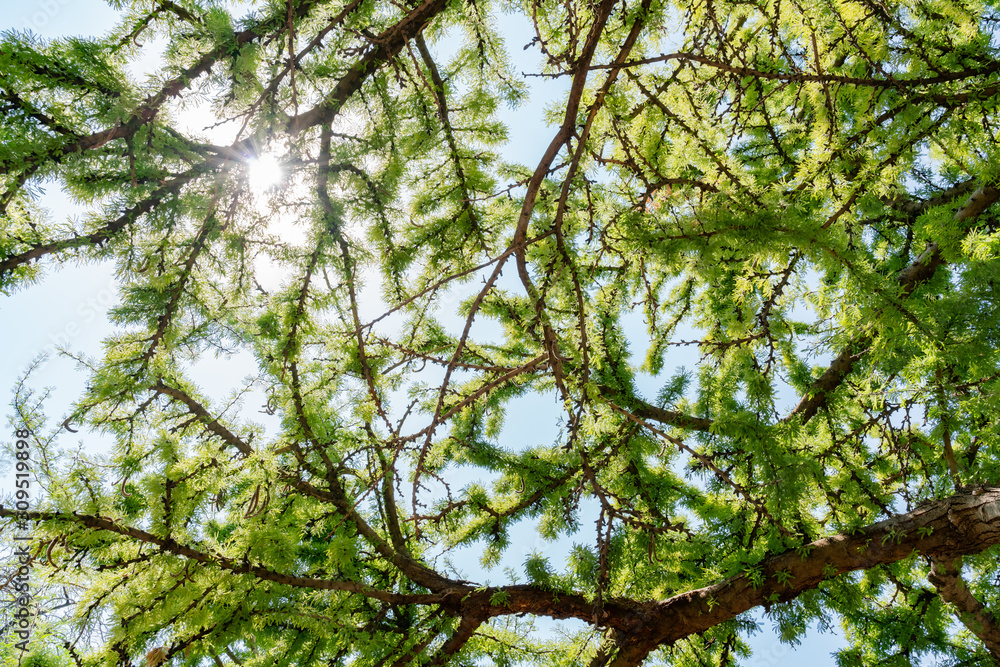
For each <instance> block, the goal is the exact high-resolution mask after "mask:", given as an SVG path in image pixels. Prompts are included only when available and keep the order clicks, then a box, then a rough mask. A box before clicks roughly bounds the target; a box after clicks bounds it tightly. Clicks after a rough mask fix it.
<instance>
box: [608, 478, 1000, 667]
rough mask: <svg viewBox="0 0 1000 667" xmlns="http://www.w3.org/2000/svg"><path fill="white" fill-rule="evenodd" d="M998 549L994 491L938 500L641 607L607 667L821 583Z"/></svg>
mask: <svg viewBox="0 0 1000 667" xmlns="http://www.w3.org/2000/svg"><path fill="white" fill-rule="evenodd" d="M997 544H1000V487H990V488H980V489H977V490H976V491H975V492H973V493H966V494H959V495H955V496H951V497H950V498H945V499H943V500H938V501H935V502H932V503H929V504H928V505H925V506H924V507H920V508H918V509H916V510H914V511H912V512H909V513H907V514H901V515H899V516H896V517H893V518H892V519H888V520H886V521H880V522H879V523H876V524H873V525H871V526H868V527H866V528H861V529H858V530H856V531H854V532H852V533H842V534H840V535H834V536H831V537H825V538H823V539H821V540H817V541H815V542H812V543H810V544H807V545H805V546H804V547H803V548H802V549H797V550H795V551H790V552H787V553H784V554H781V555H779V556H772V557H771V558H767V559H765V560H764V561H762V562H761V563H759V564H758V565H757V566H756V567H755V568H754V573H752V574H745V575H741V576H737V577H733V578H731V579H728V580H726V581H723V582H720V583H718V584H715V585H712V586H708V587H706V588H701V589H698V590H694V591H689V592H687V593H682V594H680V595H676V596H674V597H672V598H670V599H668V600H664V601H662V602H655V603H650V604H648V605H646V607H645V609H644V610H643V619H642V622H641V624H640V627H639V628H638V629H637V630H636V631H633V632H632V633H630V635H629V636H628V637H626V638H625V639H624V640H623V642H622V650H621V651H620V652H619V654H618V656H617V657H616V658H615V660H614V661H613V662H612V663H611V664H612V665H613V667H626V666H629V665H638V664H640V663H641V662H642V660H644V659H645V657H646V656H647V655H649V653H650V652H651V651H653V650H654V649H656V648H657V647H659V646H663V645H669V644H672V643H674V642H676V641H677V640H679V639H683V638H684V637H688V636H690V635H694V634H698V633H701V632H704V631H705V630H708V629H709V628H711V627H714V626H716V625H718V624H719V623H722V622H723V621H727V620H729V619H732V618H734V617H736V616H737V615H739V614H741V613H743V612H744V611H747V610H748V609H752V608H753V607H757V606H761V605H765V604H773V603H776V602H786V601H788V600H792V599H794V598H795V597H797V596H798V595H800V594H801V593H803V592H804V591H807V590H810V589H812V588H815V587H816V586H818V585H819V584H820V583H822V582H823V580H825V579H829V578H831V577H835V576H837V575H840V574H845V573H847V572H853V571H855V570H864V569H869V568H872V567H874V566H876V565H884V564H887V563H895V562H897V561H899V560H902V559H904V558H907V557H908V556H910V555H911V554H912V553H914V552H918V553H923V554H926V555H930V556H935V557H939V558H946V559H947V558H955V557H957V556H961V555H966V554H973V553H978V552H981V551H983V550H985V549H987V548H989V547H992V546H995V545H997Z"/></svg>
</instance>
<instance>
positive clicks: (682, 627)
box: [0, 487, 1000, 667]
mask: <svg viewBox="0 0 1000 667" xmlns="http://www.w3.org/2000/svg"><path fill="white" fill-rule="evenodd" d="M343 502H346V499H345V500H344V501H343ZM347 504H349V503H347ZM17 515H18V513H17V512H15V511H14V510H12V509H8V508H3V507H0V517H13V516H17ZM28 516H29V518H30V519H32V520H35V521H45V520H55V521H70V522H73V523H77V524H79V525H83V526H86V527H88V528H91V529H94V530H102V531H107V532H111V533H115V534H118V535H121V536H123V537H130V538H132V539H136V540H138V541H141V542H144V543H147V544H151V545H155V546H157V547H158V548H159V549H160V550H161V551H165V552H168V553H172V554H174V555H177V556H180V557H182V558H187V559H189V560H192V561H195V562H199V563H201V564H202V565H204V566H209V567H213V566H214V567H219V568H221V569H223V570H227V571H229V572H231V573H233V574H244V575H249V576H254V577H257V578H259V579H261V580H265V581H271V582H275V583H280V584H286V585H290V586H299V587H307V588H315V589H325V590H340V591H346V592H351V593H355V594H359V595H365V596H368V597H372V598H376V599H383V600H388V601H393V602H405V603H407V604H425V605H440V607H441V608H442V609H444V610H445V611H446V612H447V613H450V614H454V615H456V616H461V617H462V618H465V619H468V620H467V621H466V623H465V624H464V625H463V626H460V628H465V630H466V631H468V630H469V628H470V627H472V625H473V624H475V623H476V622H478V620H479V619H488V618H491V617H494V616H506V615H509V614H532V615H537V616H548V617H550V618H576V619H580V620H583V621H586V622H588V623H591V624H594V625H599V626H603V627H608V628H613V629H615V630H617V631H619V634H618V635H617V637H618V642H617V644H618V649H617V654H616V655H615V657H614V658H613V660H612V661H611V663H610V664H611V665H612V666H613V667H629V666H632V665H640V664H642V662H643V661H644V660H645V659H646V658H647V657H648V655H649V654H650V653H651V652H652V651H654V650H655V649H657V648H659V647H661V646H669V645H671V644H673V643H674V642H677V641H678V640H680V639H683V638H685V637H689V636H691V635H695V634H699V633H702V632H704V631H706V630H708V629H709V628H712V627H714V626H716V625H718V624H719V623H722V622H724V621H727V620H730V619H732V618H734V617H736V616H737V615H739V614H741V613H743V612H745V611H747V610H749V609H752V608H754V607H758V606H762V605H769V604H774V603H778V602H786V601H788V600H792V599H794V598H795V597H797V596H799V595H800V594H802V593H803V592H804V591H807V590H810V589H813V588H815V587H817V586H818V585H819V584H821V583H822V582H823V581H824V580H826V579H830V578H832V577H835V576H838V575H841V574H845V573H848V572H853V571H856V570H865V569H869V568H872V567H875V566H877V565H884V564H889V563H894V562H897V561H900V560H902V559H905V558H907V557H908V556H910V555H911V554H912V553H914V552H917V553H921V554H924V555H927V556H930V557H932V558H934V559H938V560H941V561H943V562H950V561H952V560H954V559H955V558H958V557H960V556H963V555H968V554H974V553H978V552H981V551H983V550H985V549H987V548H988V547H991V546H994V545H996V544H1000V487H988V488H986V487H980V488H977V489H975V490H974V491H972V492H971V493H962V494H958V495H954V496H951V497H949V498H945V499H942V500H938V501H934V502H931V503H928V504H926V505H924V506H922V507H919V508H917V509H915V510H913V511H912V512H908V513H906V514H901V515H898V516H896V517H893V518H891V519H888V520H886V521H881V522H878V523H875V524H872V525H870V526H867V527H864V528H860V529H858V530H856V531H853V532H851V533H842V534H838V535H833V536H830V537H825V538H823V539H820V540H816V541H815V542H812V543H810V544H807V545H805V546H804V547H803V548H802V549H799V550H795V551H789V552H786V553H783V554H780V555H776V556H772V557H770V558H766V559H765V560H763V561H762V562H760V563H759V564H758V565H757V566H756V568H755V572H754V573H753V574H744V575H740V576H736V577H731V578H729V579H726V580H724V581H721V582H719V583H717V584H713V585H711V586H706V587H704V588H700V589H697V590H692V591H687V592H684V593H681V594H678V595H675V596H673V597H671V598H668V599H666V600H659V601H639V600H630V599H626V598H610V599H606V600H605V601H604V603H603V605H602V608H601V610H600V615H598V612H597V611H596V610H595V608H594V604H593V602H592V601H590V600H588V598H586V597H585V596H583V595H580V594H575V593H560V592H552V591H546V590H544V589H541V588H539V587H536V586H525V585H515V586H500V587H489V588H477V587H475V586H474V585H470V584H469V583H467V582H462V581H454V580H450V579H447V578H446V577H443V576H441V575H440V574H438V573H436V572H434V571H432V570H430V569H429V568H427V567H426V566H424V565H423V564H420V563H417V562H416V561H413V560H412V559H410V558H407V557H405V556H403V555H402V554H399V553H394V552H392V550H391V549H385V554H384V555H385V556H386V557H387V558H388V559H389V560H390V562H392V563H393V564H394V565H396V567H398V568H399V570H400V571H401V572H402V573H403V574H405V575H406V576H408V577H409V578H410V579H411V580H413V581H415V582H417V583H419V584H421V585H424V586H427V587H428V588H430V589H431V590H432V591H433V592H432V593H430V594H419V593H418V594H409V595H402V594H399V593H394V592H392V591H383V590H377V589H374V588H372V587H370V586H366V585H364V584H361V583H359V582H353V581H344V580H330V579H320V578H311V577H301V576H293V575H286V574H283V573H279V572H275V571H273V570H270V569H268V568H265V567H262V566H256V565H253V564H250V563H246V562H237V561H231V560H228V559H225V558H221V557H219V556H215V555H210V554H208V553H206V552H205V551H203V550H201V549H198V548H195V547H192V546H188V545H183V544H180V543H178V542H177V541H175V540H173V539H170V538H163V537H159V536H157V535H153V534H151V533H149V532H147V531H143V530H139V529H137V528H132V527H128V526H123V525H120V524H118V523H116V522H115V521H113V520H111V519H108V518H105V517H97V516H89V515H81V514H77V513H72V514H54V513H43V512H30V513H29V514H28ZM359 527H361V528H367V526H366V525H364V523H363V522H361V526H359ZM368 530H369V531H370V530H371V529H370V528H368ZM366 537H368V536H366ZM375 542H379V539H378V538H377V537H376V539H375ZM379 551H380V552H382V551H383V550H382V549H379ZM936 571H937V573H938V574H937V576H940V577H942V579H941V581H942V582H943V586H944V588H945V590H944V592H943V593H942V595H943V596H949V597H950V598H951V599H949V602H953V603H954V604H956V606H959V608H960V610H961V611H964V612H965V613H971V614H972V616H970V618H972V619H973V621H975V622H976V623H978V624H979V625H977V626H976V627H978V628H979V631H980V632H982V633H983V635H982V636H983V637H987V638H989V639H990V640H991V641H993V639H994V633H995V632H996V624H995V619H991V617H989V616H988V615H987V614H986V612H985V610H984V609H983V608H982V607H981V605H980V606H979V607H976V606H974V602H978V601H975V599H974V598H971V596H968V595H963V593H962V590H961V589H960V588H959V587H958V585H957V579H956V580H954V581H953V582H952V583H954V584H955V585H954V586H950V583H949V580H948V579H947V577H948V576H949V572H950V571H949V570H947V568H941V567H937V568H936ZM932 581H933V579H932ZM946 599H947V598H946ZM970 599H971V600H972V601H974V602H970ZM977 614H978V616H977ZM963 620H964V619H963ZM473 631H474V630H473ZM975 631H976V630H974V632H975ZM977 634H978V632H977ZM469 636H471V634H470V635H469ZM459 639H463V640H464V639H467V637H466V636H465V633H463V632H459V633H458V634H457V635H456V642H457V641H459ZM984 641H985V639H984ZM991 650H993V649H992V646H991Z"/></svg>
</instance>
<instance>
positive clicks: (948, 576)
mask: <svg viewBox="0 0 1000 667" xmlns="http://www.w3.org/2000/svg"><path fill="white" fill-rule="evenodd" d="M927 580H928V581H929V582H931V583H932V584H934V588H936V589H937V592H938V595H940V596H941V599H942V600H944V601H945V602H947V603H949V604H951V605H952V606H953V607H954V608H955V615H956V616H958V620H960V621H962V623H963V624H964V625H965V627H967V628H968V629H969V631H970V632H972V634H974V635H976V636H977V637H979V639H980V640H982V642H983V644H985V645H986V650H988V651H989V652H990V655H992V656H993V660H994V662H995V663H996V664H998V665H1000V619H998V618H997V617H996V616H995V615H993V614H992V613H990V611H989V610H988V609H987V608H986V606H985V605H983V603H982V602H980V601H979V599H978V598H976V596H974V595H973V594H972V592H971V591H970V590H969V587H968V585H966V583H965V581H963V580H962V568H961V560H959V559H941V558H935V559H932V560H931V573H930V574H929V575H928V576H927Z"/></svg>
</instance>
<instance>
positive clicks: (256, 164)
mask: <svg viewBox="0 0 1000 667" xmlns="http://www.w3.org/2000/svg"><path fill="white" fill-rule="evenodd" d="M284 176H285V172H284V170H283V169H282V167H281V163H280V162H279V161H278V158H276V157H274V156H273V155H267V154H265V155H261V156H260V157H258V158H256V159H254V160H250V161H249V162H247V180H248V181H249V185H250V189H251V190H253V191H254V192H255V193H256V192H260V191H262V190H267V189H269V188H273V187H274V186H276V185H278V184H279V183H281V181H282V179H283V178H284Z"/></svg>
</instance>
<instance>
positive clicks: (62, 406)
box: [0, 0, 843, 667]
mask: <svg viewBox="0 0 1000 667" xmlns="http://www.w3.org/2000/svg"><path fill="white" fill-rule="evenodd" d="M0 16H3V17H4V18H3V19H2V22H0V27H2V28H3V29H7V30H11V29H12V30H18V31H26V30H30V31H31V32H34V33H35V34H37V35H39V36H42V37H46V38H52V37H59V36H67V35H89V34H100V33H102V32H104V31H105V30H107V29H108V28H109V27H111V25H113V23H114V21H115V16H116V12H115V11H114V10H112V9H111V8H109V7H108V6H107V5H106V4H105V3H103V2H100V1H99V0H28V1H27V2H23V1H19V2H14V1H11V0H0ZM501 26H502V29H503V30H504V32H505V34H507V36H508V37H509V41H508V46H509V48H510V52H511V54H512V56H513V57H514V58H515V59H516V66H517V68H518V69H519V70H523V71H537V68H538V62H539V53H538V51H537V50H534V49H528V50H522V48H521V47H522V46H523V45H524V44H527V43H528V42H529V41H531V35H530V34H529V33H528V32H527V27H528V26H527V23H526V21H524V19H522V18H520V17H513V16H508V17H505V18H504V19H503V21H502V23H501ZM151 46H152V48H150V49H149V51H150V55H149V56H148V57H147V58H146V60H145V61H144V62H143V63H142V64H141V65H140V66H139V67H138V68H136V69H134V70H133V74H135V75H141V69H142V68H144V67H145V68H152V67H155V58H156V48H155V44H153V45H151ZM528 83H529V85H531V86H532V89H533V90H532V95H530V97H529V99H530V101H529V102H528V103H527V104H525V105H524V106H522V107H521V108H519V109H518V110H517V112H516V113H512V112H510V111H504V119H505V120H506V121H507V122H508V125H509V127H510V141H509V143H508V148H507V149H506V151H505V153H504V157H505V158H507V159H509V160H516V161H519V162H522V163H524V164H530V165H534V164H536V163H537V161H538V158H539V157H540V155H541V153H542V152H543V151H544V149H545V147H546V146H547V145H548V142H549V140H550V138H551V135H552V132H553V130H552V129H550V128H547V127H546V126H545V125H544V123H543V122H542V118H543V111H544V108H545V105H546V104H548V103H549V101H550V100H552V99H554V98H557V97H558V96H559V95H560V93H562V92H564V90H565V85H566V84H567V83H568V81H563V80H561V79H559V80H555V81H552V80H548V79H538V78H533V79H529V80H528ZM543 87H544V90H543ZM43 188H44V189H45V194H44V196H43V197H42V203H43V205H44V206H46V207H48V208H49V209H50V212H51V215H52V216H54V217H55V218H65V217H67V216H75V215H77V214H79V213H80V211H79V210H78V209H77V208H76V207H75V206H74V205H73V203H72V202H70V201H68V200H67V199H66V197H64V196H63V195H62V193H61V191H60V190H59V188H58V185H56V184H53V183H46V184H43ZM116 300H117V292H116V288H115V283H114V280H113V274H112V271H111V268H110V267H109V266H107V265H97V264H91V265H83V266H76V265H62V266H60V265H56V264H52V263H51V262H50V263H49V264H48V266H47V270H46V275H45V277H44V278H43V279H42V281H41V282H40V283H39V284H36V285H33V286H31V287H30V288H27V289H22V290H20V291H18V292H16V293H14V294H13V295H10V296H2V295H0V342H2V350H3V354H2V356H0V391H2V392H3V394H4V396H6V397H8V399H7V400H5V401H4V403H7V402H8V400H9V396H10V394H9V391H10V388H12V387H13V386H14V384H15V382H16V381H17V379H18V377H19V376H20V375H21V374H22V373H23V372H24V369H25V368H26V367H27V366H28V365H29V364H30V363H31V362H32V360H33V359H35V358H37V356H38V355H39V354H42V353H48V354H49V360H48V361H47V362H46V363H45V364H43V365H42V366H41V367H40V368H39V370H38V371H37V372H36V373H35V374H34V376H33V378H32V385H33V386H36V387H42V386H48V387H50V388H51V390H52V397H51V399H50V401H49V403H48V408H49V413H50V414H51V415H53V419H52V423H58V422H59V421H61V418H59V417H58V416H59V415H60V414H64V413H65V411H66V410H67V409H68V407H69V405H70V403H71V402H72V400H73V399H74V398H75V397H76V396H77V395H78V394H79V393H80V392H81V391H82V389H83V387H84V384H85V375H84V373H82V372H80V371H79V370H78V369H77V364H76V362H75V361H73V360H72V359H69V358H66V357H64V356H60V355H59V354H58V353H56V347H57V346H64V347H67V348H69V349H70V350H72V351H74V352H76V353H80V354H83V355H85V356H91V357H96V356H98V355H99V354H100V350H101V340H102V339H103V338H104V337H105V336H106V335H108V334H109V333H110V332H111V327H110V325H109V323H108V321H107V318H106V311H107V309H108V307H109V306H111V305H113V304H114V303H115V302H116ZM635 323H636V327H637V328H638V330H639V331H643V332H644V325H643V324H642V319H641V316H639V315H638V314H637V315H636V316H635ZM642 338H644V336H643V337H642ZM678 350H679V352H678V355H677V361H676V363H675V364H674V365H682V364H686V365H687V366H688V367H689V368H693V367H694V366H695V365H696V363H697V352H696V350H695V349H694V348H693V347H681V348H678ZM633 352H634V353H636V355H637V357H638V358H639V359H641V358H642V355H643V352H644V351H643V350H642V349H633ZM247 359H248V357H243V358H242V359H241V358H240V357H236V358H233V359H224V358H223V359H207V360H205V362H204V364H202V363H199V369H198V373H197V375H198V378H199V379H200V380H201V381H202V388H203V389H204V391H205V392H206V393H207V394H208V395H209V396H211V397H213V398H215V399H217V400H218V399H222V398H223V397H224V396H226V395H227V394H228V393H229V391H230V390H231V389H233V388H235V387H237V386H238V385H239V384H240V381H241V379H242V378H243V377H244V376H245V375H246V374H247V373H249V372H251V371H253V368H252V367H251V366H250V365H248V364H246V363H245V361H246V360H247ZM653 386H654V385H653V384H652V383H650V384H649V395H650V396H653V395H655V389H653ZM522 403H523V405H520V406H519V408H522V409H519V410H517V411H516V413H518V414H520V415H521V418H520V419H518V420H511V421H510V423H509V424H508V425H507V427H506V428H505V432H504V435H505V436H506V437H509V438H511V439H512V441H515V442H517V441H522V440H535V441H541V440H544V439H545V438H546V435H545V432H544V431H545V429H546V428H547V427H546V426H544V425H543V426H542V431H541V432H540V429H539V424H538V421H540V420H537V419H533V418H532V415H541V414H542V413H541V412H540V411H537V407H533V404H537V403H538V399H537V397H531V398H527V399H522ZM253 409H255V408H253ZM4 412H5V414H6V415H7V416H8V418H10V416H11V415H10V413H11V410H10V409H9V407H8V408H6V409H5V411H4ZM510 414H515V411H514V410H511V411H510ZM262 419H263V417H262ZM548 426H549V427H551V430H552V434H554V433H555V431H556V428H557V427H556V426H555V424H549V425H548ZM5 428H6V429H7V431H10V429H11V427H10V426H5ZM67 435H68V434H67ZM81 435H83V434H81ZM552 439H554V437H553V438H552ZM75 443H79V444H80V445H82V446H83V447H84V448H85V449H87V450H88V451H100V450H101V449H102V448H103V447H105V446H106V443H101V442H98V441H96V440H95V439H93V438H92V437H91V436H87V437H86V439H83V440H77V441H73V440H70V439H68V438H67V439H66V440H65V441H64V445H65V446H68V447H71V446H73V445H74V444H75ZM10 482H11V480H10V475H8V474H5V473H4V472H3V468H2V467H0V491H3V492H9V490H10V486H11V485H10ZM587 539H589V538H587ZM513 544H514V546H512V547H511V550H510V553H509V554H508V557H507V558H506V559H505V562H504V565H505V566H511V567H515V568H519V566H520V563H522V562H523V560H524V558H525V557H526V556H527V555H528V554H529V553H530V552H531V551H534V550H539V551H542V550H546V551H548V550H550V549H551V548H552V547H553V545H549V544H546V543H544V542H543V541H541V540H540V538H538V536H537V533H535V532H534V530H533V528H532V527H531V526H527V525H525V526H523V527H521V528H520V529H519V530H518V531H517V534H516V535H514V540H513ZM468 555H469V557H470V560H469V562H461V563H459V562H457V559H456V558H453V560H455V561H456V565H458V566H459V567H460V568H462V569H463V570H464V571H465V572H466V573H467V574H472V575H475V574H476V573H477V572H478V571H481V570H480V568H479V567H478V564H477V562H476V561H477V560H478V558H477V556H476V554H474V553H469V554H468ZM484 576H485V577H488V578H490V579H492V580H493V581H494V582H497V581H498V580H500V579H501V578H503V574H502V572H500V571H498V570H494V571H493V572H491V573H488V574H485V573H484ZM756 618H758V619H759V618H761V616H760V615H757V616H756ZM762 625H763V627H762V632H761V633H759V634H758V635H757V636H756V637H754V638H753V640H752V646H753V648H754V650H755V656H754V657H753V658H750V659H748V660H747V661H745V664H747V665H752V666H754V667H791V666H792V665H799V664H802V663H803V662H805V661H808V662H809V663H810V665H811V666H812V667H832V666H833V665H834V664H835V662H834V660H833V658H832V657H831V655H830V654H831V651H833V650H835V649H836V648H838V647H839V646H842V645H843V644H842V640H841V639H839V638H838V637H837V636H836V635H832V634H820V633H817V632H815V631H814V632H811V633H810V634H809V635H807V637H806V640H805V642H804V645H802V646H800V647H797V648H793V647H789V646H788V645H786V644H782V643H781V642H780V641H778V638H777V636H776V635H775V634H774V632H773V631H772V628H771V624H770V622H768V621H767V620H766V619H763V624H762Z"/></svg>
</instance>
